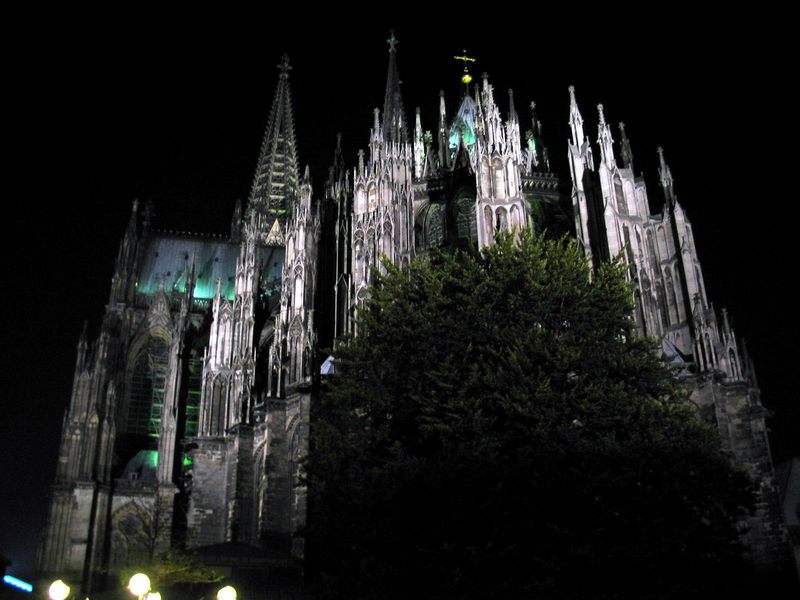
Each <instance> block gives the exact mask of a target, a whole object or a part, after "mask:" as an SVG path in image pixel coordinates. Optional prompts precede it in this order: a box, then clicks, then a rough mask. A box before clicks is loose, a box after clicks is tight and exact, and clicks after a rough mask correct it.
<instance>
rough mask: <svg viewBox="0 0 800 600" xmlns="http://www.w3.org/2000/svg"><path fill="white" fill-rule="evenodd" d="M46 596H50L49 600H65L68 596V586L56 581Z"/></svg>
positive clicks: (58, 580)
mask: <svg viewBox="0 0 800 600" xmlns="http://www.w3.org/2000/svg"><path fill="white" fill-rule="evenodd" d="M47 595H48V596H50V600H65V599H66V597H67V596H69V586H68V585H67V584H66V583H64V582H63V581H61V580H60V579H56V580H55V581H54V582H53V583H51V584H50V587H49V588H48V589H47Z"/></svg>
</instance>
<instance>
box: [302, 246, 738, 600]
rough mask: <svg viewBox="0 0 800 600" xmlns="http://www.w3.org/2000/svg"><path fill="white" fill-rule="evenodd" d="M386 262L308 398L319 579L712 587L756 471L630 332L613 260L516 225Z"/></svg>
mask: <svg viewBox="0 0 800 600" xmlns="http://www.w3.org/2000/svg"><path fill="white" fill-rule="evenodd" d="M385 268H386V271H387V272H386V274H385V275H382V276H379V275H377V274H376V277H375V279H376V282H375V285H374V286H373V287H372V288H371V295H370V298H369V301H368V302H367V305H366V307H365V309H364V310H363V311H362V312H361V313H360V315H359V320H358V336H357V337H355V338H354V339H351V340H349V341H348V342H347V343H346V344H344V345H343V346H342V347H340V348H339V349H338V350H337V352H336V359H335V369H336V376H335V377H334V378H333V380H332V381H331V382H330V385H329V387H328V389H327V390H326V393H324V394H323V397H322V400H321V402H320V404H319V406H318V407H317V408H316V411H315V413H314V414H312V435H311V451H310V457H311V458H310V461H309V463H308V465H307V472H308V477H309V481H308V484H309V492H310V513H309V532H308V557H309V566H310V569H311V571H312V573H314V574H315V576H316V578H317V582H318V583H319V584H320V585H319V588H320V590H322V595H323V596H325V595H326V594H327V595H328V596H330V597H347V598H411V597H413V598H495V597H497V598H501V597H502V598H581V597H590V598H604V597H608V598H611V597H614V598H616V597H631V598H660V597H693V596H694V595H697V594H704V593H708V592H709V591H710V590H714V589H718V588H719V587H720V585H721V582H722V580H723V578H724V577H728V576H729V575H730V571H729V569H730V568H732V567H736V566H737V564H738V563H737V561H738V557H739V556H740V554H741V548H740V546H739V544H738V542H737V539H738V536H737V530H736V522H737V517H739V516H741V515H742V514H743V513H744V512H745V511H746V510H747V509H748V508H749V507H750V505H751V503H752V491H751V484H750V482H749V479H748V478H747V477H746V475H745V474H744V473H742V472H739V471H738V470H736V469H734V468H733V467H732V466H731V464H730V461H729V459H728V457H726V456H725V455H724V454H723V453H722V452H721V450H720V446H719V441H718V439H717V437H716V435H715V433H714V431H713V429H712V428H711V427H709V426H707V425H704V424H702V423H700V422H699V421H698V420H697V418H696V416H695V413H694V410H693V408H692V407H691V405H690V403H689V402H688V400H687V398H686V394H685V392H684V391H683V390H682V388H681V387H680V386H679V385H678V384H676V383H675V380H674V378H673V377H672V373H671V372H670V371H669V369H668V367H667V366H666V365H665V363H664V362H663V361H662V360H661V359H660V358H659V355H658V352H657V351H656V347H655V345H654V342H653V341H651V340H648V339H642V338H639V337H637V336H636V335H635V333H634V330H633V328H634V324H633V323H632V321H631V319H630V314H631V311H632V307H631V293H630V289H629V286H628V284H627V283H626V280H625V277H624V271H623V269H622V268H621V266H620V265H615V264H607V265H604V266H603V267H602V268H601V269H599V270H598V271H597V272H594V273H591V272H590V269H589V267H588V265H587V262H586V260H585V258H584V256H583V253H582V252H581V251H580V249H579V248H577V247H576V245H575V244H574V243H570V242H567V241H561V242H554V241H546V240H544V239H541V238H536V237H533V236H531V235H528V234H524V235H522V236H521V238H520V239H518V240H514V239H512V238H510V237H506V238H503V239H501V240H500V241H499V242H498V243H497V244H496V245H495V246H492V247H491V248H489V249H487V250H486V251H485V252H484V253H483V254H482V255H479V256H476V255H470V254H467V253H463V252H456V253H451V252H446V251H437V252H432V253H431V254H429V255H427V256H425V257H422V258H420V259H418V260H416V261H414V262H413V263H412V265H411V267H410V268H408V269H406V270H399V269H396V268H393V267H391V266H390V265H388V264H387V265H385Z"/></svg>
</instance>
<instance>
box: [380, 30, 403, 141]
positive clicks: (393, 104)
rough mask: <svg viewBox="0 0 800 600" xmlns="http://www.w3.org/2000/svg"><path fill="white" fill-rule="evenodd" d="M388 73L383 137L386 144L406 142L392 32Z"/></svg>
mask: <svg viewBox="0 0 800 600" xmlns="http://www.w3.org/2000/svg"><path fill="white" fill-rule="evenodd" d="M386 41H387V43H388V44H389V72H388V73H387V75H386V96H385V98H384V100H383V135H384V139H385V140H386V141H387V142H402V143H406V142H407V141H408V135H407V133H406V119H405V114H404V112H403V98H402V96H401V95H400V74H399V72H398V71H397V44H398V42H397V38H396V37H394V31H392V32H390V36H389V39H388V40H386Z"/></svg>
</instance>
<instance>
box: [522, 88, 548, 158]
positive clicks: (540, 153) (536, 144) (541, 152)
mask: <svg viewBox="0 0 800 600" xmlns="http://www.w3.org/2000/svg"><path fill="white" fill-rule="evenodd" d="M525 138H526V142H527V145H528V153H529V155H530V157H531V163H532V166H533V167H536V168H539V169H541V168H544V169H545V170H546V171H549V170H550V162H549V160H548V158H547V148H545V147H544V139H543V138H542V122H541V121H540V120H539V119H538V118H537V116H536V102H531V130H530V131H528V132H527V134H526V136H525Z"/></svg>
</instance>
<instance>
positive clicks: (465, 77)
mask: <svg viewBox="0 0 800 600" xmlns="http://www.w3.org/2000/svg"><path fill="white" fill-rule="evenodd" d="M453 58H454V59H455V60H460V61H461V62H463V63H464V74H463V75H462V76H461V82H462V83H464V84H468V83H469V82H470V81H472V75H470V74H469V68H468V65H469V63H471V62H475V59H474V58H472V57H471V56H467V50H466V48H465V49H464V50H462V51H461V56H454V57H453Z"/></svg>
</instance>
